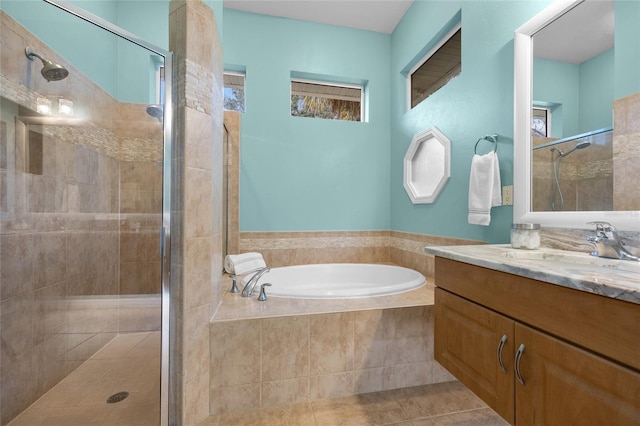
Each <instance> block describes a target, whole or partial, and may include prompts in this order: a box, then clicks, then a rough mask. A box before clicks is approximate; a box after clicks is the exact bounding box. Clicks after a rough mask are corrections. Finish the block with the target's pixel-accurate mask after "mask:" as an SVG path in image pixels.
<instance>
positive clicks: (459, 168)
mask: <svg viewBox="0 0 640 426" xmlns="http://www.w3.org/2000/svg"><path fill="white" fill-rule="evenodd" d="M548 3H549V2H548V1H532V2H528V1H518V2H514V1H500V2H498V1H454V0H450V1H416V2H414V3H413V5H412V6H411V8H410V9H409V11H408V12H407V13H406V15H405V17H404V18H403V19H402V21H401V22H400V24H399V25H398V27H397V28H396V30H395V31H394V33H393V34H392V37H391V139H390V153H391V174H390V191H391V205H390V207H391V223H390V224H391V229H394V230H399V231H407V232H418V233H425V234H432V235H443V236H451V237H461V238H471V239H477V240H483V241H487V242H491V243H505V242H508V241H509V229H510V224H511V222H512V215H513V212H512V208H511V207H507V206H504V207H498V208H493V209H492V211H491V225H490V226H488V227H484V226H478V225H470V224H469V223H468V221H467V214H468V190H469V173H470V166H471V159H472V157H473V155H474V145H475V143H476V141H477V140H478V138H480V137H482V136H484V135H486V134H495V133H497V134H498V135H499V139H498V142H499V143H498V157H499V159H500V171H501V180H502V184H503V185H510V184H512V182H513V48H514V46H513V35H514V31H515V30H516V29H517V28H518V27H519V26H520V25H522V24H523V23H524V22H526V21H527V20H528V19H529V18H531V17H532V16H533V15H535V14H536V13H537V12H538V11H540V10H542V9H543V8H544V6H546V4H548ZM457 13H461V16H462V73H461V74H460V75H459V76H458V77H456V78H455V79H454V80H452V81H450V82H449V84H447V85H446V86H445V87H444V88H442V89H440V90H439V91H438V92H436V93H434V94H433V95H431V96H430V97H429V98H427V99H426V100H425V101H423V102H422V103H420V104H419V105H418V106H416V107H415V108H414V109H412V110H411V111H408V112H407V111H406V106H405V102H406V101H405V90H406V89H405V76H404V75H403V72H402V71H403V70H404V69H406V67H407V66H408V65H409V64H411V63H412V62H413V61H414V60H415V59H416V55H417V54H418V53H419V52H421V51H422V50H423V48H424V46H425V45H427V44H429V43H430V41H431V40H433V39H434V37H435V36H436V35H437V34H438V32H440V31H441V30H442V28H443V26H445V25H446V24H447V23H449V22H450V21H451V19H452V18H454V17H455V16H456V14H457ZM432 126H436V127H438V128H439V129H440V130H441V131H442V132H443V133H444V134H445V135H446V136H447V137H448V138H449V139H450V140H451V178H450V179H449V182H448V183H447V184H446V186H445V187H444V189H443V191H442V192H441V193H440V195H439V197H438V199H437V200H436V201H435V203H433V204H422V205H420V204H419V205H413V204H412V203H411V200H410V199H409V197H408V196H407V194H406V192H405V190H404V187H403V185H402V176H403V158H404V155H405V153H406V150H407V148H408V146H409V143H410V142H411V139H412V137H413V135H414V134H416V133H419V132H422V131H424V130H427V129H429V128H430V127H432ZM481 146H483V147H485V148H486V147H487V145H482V144H481ZM485 152H487V151H486V149H485V150H484V151H483V150H482V148H481V153H485Z"/></svg>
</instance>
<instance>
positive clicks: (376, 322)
mask: <svg viewBox="0 0 640 426" xmlns="http://www.w3.org/2000/svg"><path fill="white" fill-rule="evenodd" d="M395 333H396V329H395V315H394V311H393V310H374V311H363V312H356V313H355V354H354V369H356V370H361V369H365V368H371V367H382V366H386V365H392V364H393V363H394V361H395V358H396V347H395V340H394V339H395Z"/></svg>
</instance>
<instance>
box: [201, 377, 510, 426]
mask: <svg viewBox="0 0 640 426" xmlns="http://www.w3.org/2000/svg"><path fill="white" fill-rule="evenodd" d="M249 425H251V426H254V425H255V426H258V425H260V426H285V425H287V426H288V425H292V426H293V425H295V426H338V425H344V426H366V425H395V426H437V425H457V426H505V425H508V423H507V422H505V421H504V420H503V419H502V418H501V417H500V416H498V414H496V413H495V412H494V411H493V410H491V409H490V408H488V407H487V406H486V405H485V404H484V403H483V402H482V401H480V399H478V398H477V397H476V396H475V395H473V394H472V393H471V392H470V391H469V390H468V389H467V388H466V387H464V386H463V385H462V384H461V383H460V382H447V383H438V384H433V385H425V386H415V387H411V388H404V389H396V390H390V391H385V392H375V393H369V394H362V395H355V396H348V397H343V398H334V399H325V400H320V401H313V402H309V403H300V404H293V405H290V406H287V407H279V408H266V409H261V410H254V411H246V412H237V413H229V414H225V415H220V416H211V417H209V418H208V419H207V420H205V421H204V422H203V423H201V424H200V426H249Z"/></svg>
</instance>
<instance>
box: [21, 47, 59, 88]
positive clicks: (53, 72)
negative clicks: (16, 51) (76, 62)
mask: <svg viewBox="0 0 640 426" xmlns="http://www.w3.org/2000/svg"><path fill="white" fill-rule="evenodd" d="M24 54H25V55H27V58H29V60H30V61H34V60H35V58H38V59H40V60H41V61H42V70H41V71H40V73H41V74H42V76H43V77H44V78H45V80H47V81H59V80H64V79H65V78H67V76H69V71H68V70H67V69H66V68H65V67H63V66H62V65H60V64H56V63H54V62H51V61H50V60H48V59H45V58H43V57H42V56H40V55H38V54H37V53H36V52H34V51H33V49H31V48H30V47H27V48H26V49H24Z"/></svg>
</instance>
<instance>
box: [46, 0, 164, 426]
mask: <svg viewBox="0 0 640 426" xmlns="http://www.w3.org/2000/svg"><path fill="white" fill-rule="evenodd" d="M43 1H44V2H46V3H49V4H51V5H52V6H55V7H57V8H59V9H61V10H64V11H65V12H68V13H70V14H72V15H75V16H77V17H78V18H80V19H82V20H84V21H86V22H88V23H90V24H93V25H95V26H97V27H99V28H102V29H104V30H106V31H108V32H110V33H112V34H114V35H115V36H117V37H120V38H122V39H124V40H127V41H129V42H131V43H133V44H136V45H138V46H140V47H142V48H144V49H147V50H149V51H151V52H152V53H155V54H157V55H159V56H162V57H163V58H164V79H165V86H164V103H163V106H164V108H163V109H164V117H163V118H164V120H163V127H164V133H163V136H164V141H163V157H162V228H161V234H162V235H161V256H162V291H161V300H162V302H161V303H162V308H161V310H162V314H161V315H162V319H161V336H162V338H161V342H162V343H161V353H160V424H161V426H167V425H168V424H169V377H170V376H169V318H170V317H169V315H170V309H171V299H170V297H171V293H170V285H169V278H170V271H171V269H170V268H171V259H170V253H171V231H170V230H171V146H172V142H173V138H172V136H173V105H172V103H171V100H172V96H173V94H172V90H173V89H172V82H173V54H172V53H171V52H169V51H167V50H164V49H162V48H160V47H158V46H155V45H153V44H151V43H149V42H147V41H145V40H143V39H141V38H140V37H138V36H136V35H134V34H132V33H130V32H128V31H126V30H124V29H123V28H120V27H118V26H116V25H114V24H112V23H111V22H109V21H106V20H104V19H102V18H101V17H99V16H97V15H94V14H92V13H90V12H88V11H86V10H84V9H82V8H79V7H77V6H75V5H72V4H69V3H68V2H66V1H63V0H43ZM166 83H169V84H166Z"/></svg>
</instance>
